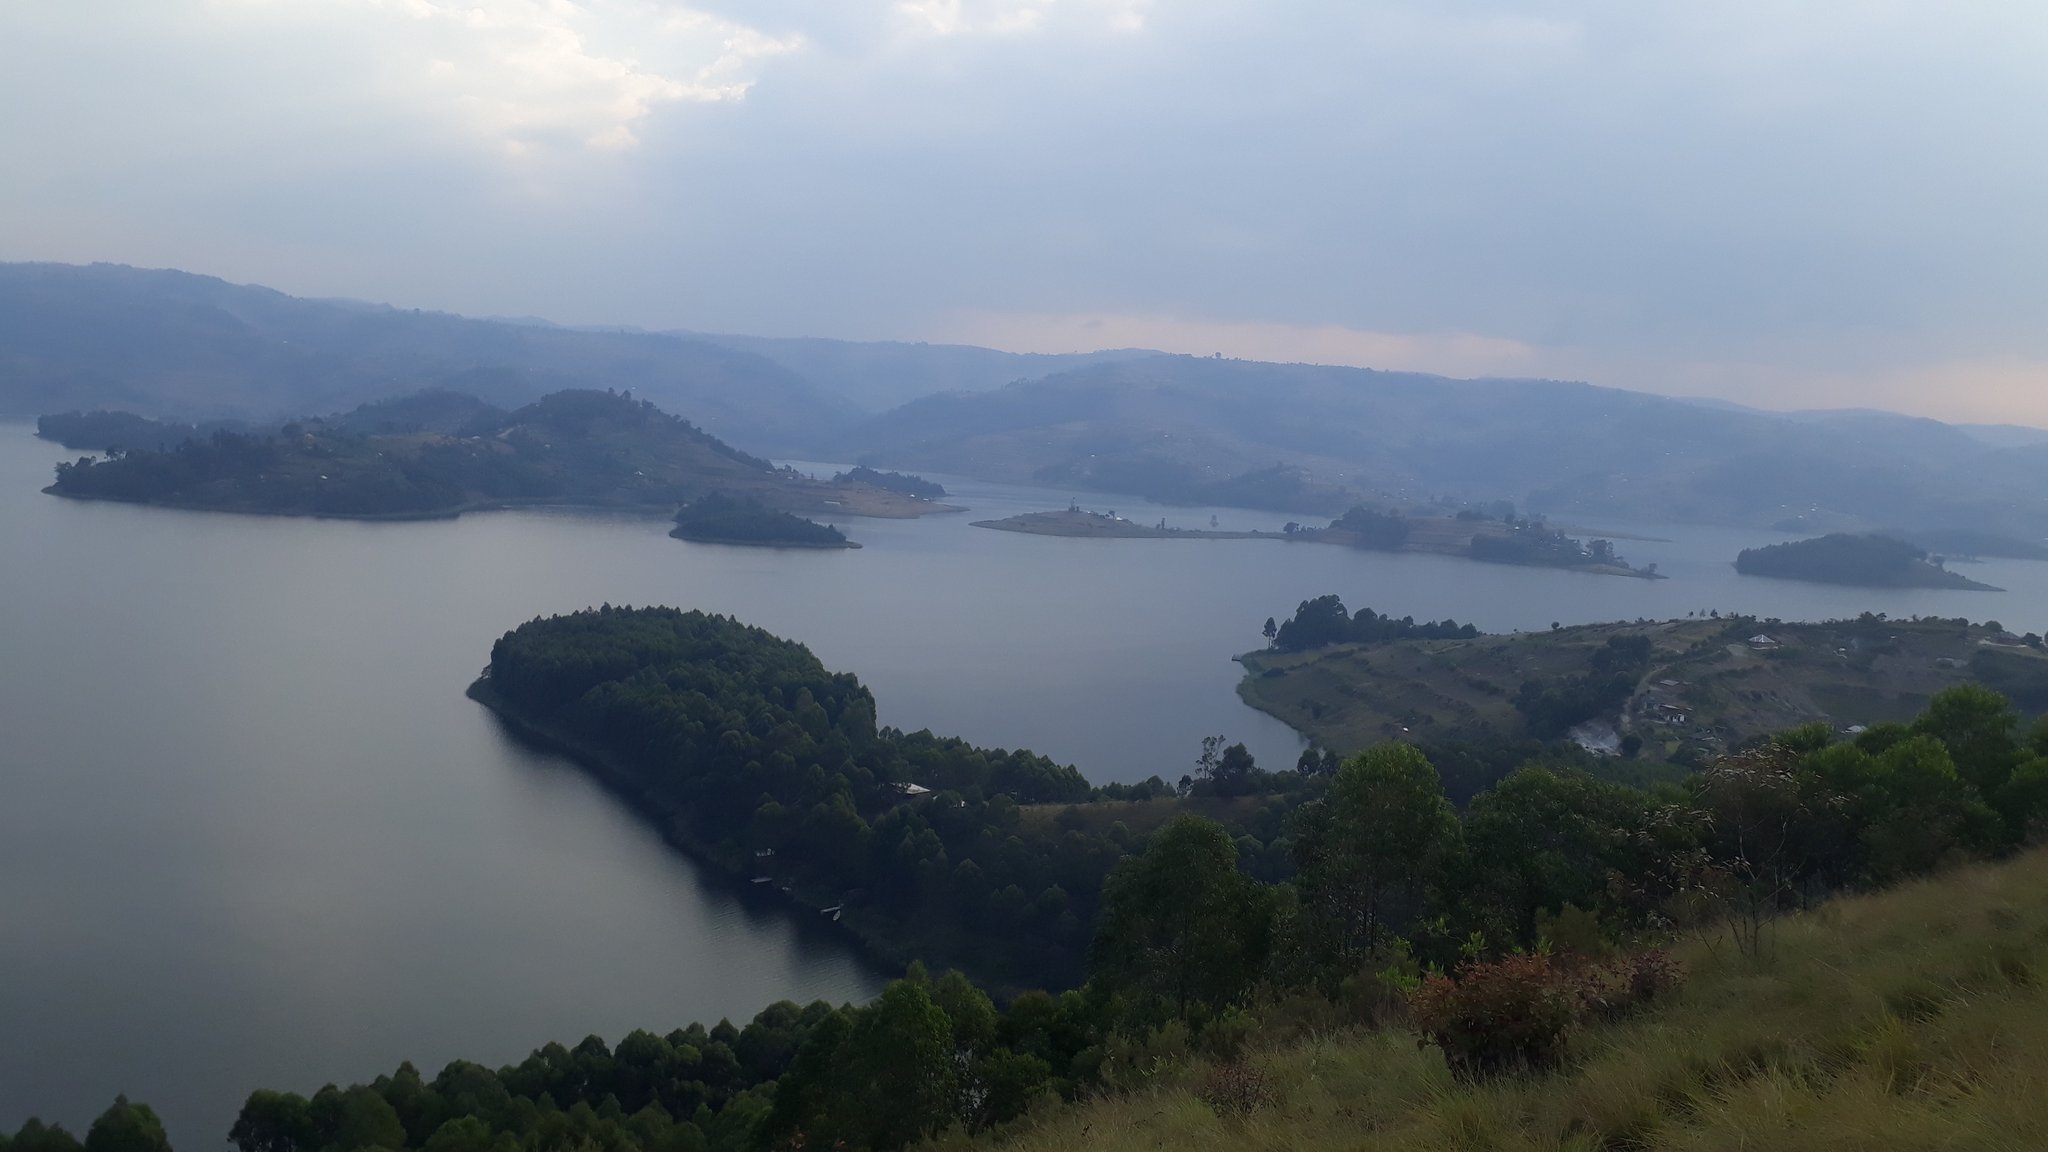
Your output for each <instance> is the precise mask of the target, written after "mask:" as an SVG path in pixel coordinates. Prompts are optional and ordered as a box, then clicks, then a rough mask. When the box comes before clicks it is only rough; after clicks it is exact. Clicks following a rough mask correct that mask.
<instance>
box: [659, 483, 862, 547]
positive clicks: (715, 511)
mask: <svg viewBox="0 0 2048 1152" xmlns="http://www.w3.org/2000/svg"><path fill="white" fill-rule="evenodd" d="M669 535H671V536H673V537H675V538H676V539H678V540H691V541H695V542H697V543H699V544H758V545H766V546H770V547H775V548H858V547H860V545H858V544H855V543H854V542H853V541H851V540H848V539H847V538H846V533H844V532H841V531H840V530H839V529H838V528H837V527H835V526H833V525H830V524H820V523H818V522H817V521H815V520H806V519H804V518H803V517H801V516H796V515H793V514H791V513H788V512H778V511H776V510H774V509H773V508H763V507H762V506H761V505H759V504H756V503H754V502H753V501H752V500H748V499H743V498H740V497H736V496H728V495H726V494H725V493H723V492H712V493H710V494H708V495H705V496H700V497H698V498H697V499H695V500H692V501H690V502H689V503H688V504H685V505H683V508H682V511H680V512H677V513H676V526H675V527H674V528H672V529H670V530H669Z"/></svg>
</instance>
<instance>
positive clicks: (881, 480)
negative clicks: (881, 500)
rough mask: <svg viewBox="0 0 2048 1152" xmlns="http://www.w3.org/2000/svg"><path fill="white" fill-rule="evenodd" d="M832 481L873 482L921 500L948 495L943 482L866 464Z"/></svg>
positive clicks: (857, 465)
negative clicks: (888, 470)
mask: <svg viewBox="0 0 2048 1152" xmlns="http://www.w3.org/2000/svg"><path fill="white" fill-rule="evenodd" d="M832 482H833V483H834V484H871V485H873V486H874V487H876V488H884V489H887V490H888V491H891V492H900V493H902V494H903V495H905V496H915V497H917V498H918V499H919V500H938V499H941V498H943V497H944V496H945V495H946V488H945V485H943V484H939V483H936V482H934V481H931V480H927V479H925V478H924V477H922V476H916V475H912V474H910V473H907V472H881V471H877V470H876V469H873V468H870V467H868V466H867V465H865V464H856V465H854V466H853V467H852V468H849V469H848V470H846V471H844V472H841V473H840V474H838V475H837V476H834V477H832Z"/></svg>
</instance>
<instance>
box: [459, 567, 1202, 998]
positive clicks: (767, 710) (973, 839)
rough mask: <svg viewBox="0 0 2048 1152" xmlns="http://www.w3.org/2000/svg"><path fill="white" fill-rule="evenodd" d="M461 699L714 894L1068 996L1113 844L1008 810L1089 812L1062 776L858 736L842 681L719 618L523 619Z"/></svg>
mask: <svg viewBox="0 0 2048 1152" xmlns="http://www.w3.org/2000/svg"><path fill="white" fill-rule="evenodd" d="M479 691H480V693H487V695H485V697H484V698H485V699H486V700H487V701H489V702H492V703H495V704H497V705H498V707H500V708H501V710H503V711H504V712H506V713H507V714H509V715H510V716H512V717H514V718H516V719H517V720H519V721H521V722H523V723H526V724H529V725H532V726H533V727H535V728H537V729H540V730H541V731H543V732H545V733H548V734H551V735H553V736H554V737H556V738H557V739H560V740H561V741H563V742H565V743H567V744H570V745H571V746H572V747H575V748H579V749H584V750H586V751H587V752H588V753H589V754H591V755H592V756H600V757H603V759H604V762H605V763H607V764H609V765H611V766H612V767H611V770H612V771H613V772H614V773H615V774H616V775H617V777H618V778H619V779H618V783H619V784H620V785H621V786H622V787H623V788H624V789H626V790H627V791H628V792H629V793H630V794H631V795H632V796H633V797H635V798H636V799H637V800H638V801H639V802H640V803H641V804H642V805H643V806H644V807H647V808H648V809H650V810H651V811H652V812H653V813H655V814H656V815H657V818H658V819H659V820H660V821H661V822H662V823H663V825H664V827H666V828H667V829H668V830H669V831H670V832H671V834H673V835H675V836H677V837H678V838H679V839H681V840H683V841H684V842H685V843H686V844H688V845H690V846H691V847H692V848H693V849H694V850H695V851H696V852H697V853H698V854H699V855H701V856H703V857H705V858H706V859H707V860H709V861H710V862H712V863H714V864H715V865H717V866H720V867H722V868H723V869H724V870H725V871H726V872H727V873H728V874H730V875H733V876H735V877H738V878H742V879H751V878H752V877H754V876H756V875H767V876H771V877H773V878H774V880H775V882H776V885H777V886H778V887H788V888H790V889H791V890H792V894H793V895H794V896H795V897H796V898H797V899H799V900H802V901H805V902H807V903H808V905H809V906H810V907H813V908H827V907H838V908H840V909H841V910H842V914H841V924H842V926H844V927H846V928H848V929H850V930H851V931H853V932H854V933H855V934H857V935H858V936H860V937H861V938H862V939H864V940H865V941H866V942H867V944H868V946H869V947H870V948H871V949H873V950H875V951H876V952H877V953H879V954H880V955H882V956H883V957H886V958H888V959H889V960H891V961H894V962H896V963H899V964H900V963H902V962H903V961H906V960H908V959H910V958H912V957H920V956H921V957H927V958H931V959H935V960H941V961H944V962H947V963H953V964H958V965H959V966H961V967H964V968H968V969H969V970H971V971H973V972H974V973H975V974H976V975H977V976H980V977H982V978H984V979H986V980H989V981H991V982H992V983H995V984H997V985H999V986H1007V987H1013V988H1015V987H1028V986H1057V987H1065V986H1071V985H1072V984H1075V983H1078V982H1079V979H1080V976H1081V972H1082V968H1083V957H1084V955H1085V953H1086V949H1087V944H1088V936H1087V926H1088V924H1089V923H1090V922H1091V920H1092V919H1093V917H1094V912H1095V908H1096V904H1097V900H1098V897H1099V895H1100V891H1101V886H1102V880H1103V877H1104V876H1106V875H1107V874H1108V872H1109V869H1110V867H1111V866H1112V865H1114V863H1115V862H1116V860H1117V859H1118V858H1119V857H1120V856H1122V855H1123V854H1124V852H1125V851H1126V850H1127V848H1128V847H1129V845H1130V844H1132V843H1134V842H1135V841H1134V840H1133V839H1132V835H1131V834H1130V833H1128V832H1118V831H1116V830H1112V829H1103V830H1100V831H1097V832H1091V833H1090V834H1086V835H1083V834H1078V833H1075V832H1071V831H1070V830H1069V829H1067V828H1065V827H1062V826H1060V825H1058V824H1056V823H1055V822H1053V821H1052V820H1050V819H1043V818H1039V817H1038V816H1037V815H1036V814H1035V813H1032V812H1031V811H1029V810H1030V809H1031V808H1032V807H1033V806H1037V805H1045V804H1070V803H1078V802H1085V801H1087V800H1089V799H1091V798H1092V797H1094V796H1096V795H1097V794H1098V790H1097V789H1092V788H1090V786H1089V785H1088V782H1087V781H1086V780H1084V779H1082V777H1081V775H1080V773H1079V772H1077V771H1075V770H1074V769H1073V768H1071V767H1067V766H1063V765H1058V764H1054V763H1053V762H1051V761H1049V760H1047V759H1045V758H1044V757H1042V756H1037V755H1034V754H1032V753H1030V752H1025V751H1005V750H1002V749H983V748H976V747H974V746H972V745H969V744H967V743H965V742H964V741H960V740H955V739H945V738H941V737H938V736H934V735H932V734H931V733H930V732H915V733H904V732H899V731H897V730H895V729H891V728H877V727H876V723H875V702H874V698H873V697H872V696H871V695H870V694H869V693H868V690H867V689H866V688H864V687H862V686H861V684H860V682H859V681H858V680H857V679H855V678H854V677H853V676H850V675H845V674H834V673H831V672H828V671H827V670H826V669H825V668H824V666H823V665H821V664H820V663H819V662H818V660H817V658H816V657H815V656H813V655H812V654H811V652H810V651H809V650H808V649H806V648H805V647H804V646H803V645H801V644H796V643H792V642H790V641H787V640H782V639H778V638H776V637H774V636H771V635H770V634H768V633H767V632H764V631H761V630H760V629H757V628H751V627H748V626H746V625H743V624H740V623H738V622H736V621H733V620H730V619H727V618H725V617H720V616H707V615H704V614H703V613H699V612H679V611H674V610H671V609H659V608H648V609H639V610H633V609H625V608H602V609H598V610H596V611H590V612H579V613H576V614H574V615H571V616H561V617H553V618H549V619H545V620H535V621H532V622H530V623H528V624H525V625H523V626H521V627H520V628H518V629H517V630H515V631H513V632H510V633H508V634H506V635H505V637H504V638H502V639H500V640H499V641H498V643H497V644H496V645H495V646H494V647H493V648H492V651H491V662H490V667H489V671H488V674H487V677H486V678H485V680H484V681H482V682H481V687H480V689H479ZM1156 790H1157V792H1159V793H1164V792H1165V791H1166V786H1165V785H1164V784H1163V783H1162V784H1159V785H1157V789H1156Z"/></svg>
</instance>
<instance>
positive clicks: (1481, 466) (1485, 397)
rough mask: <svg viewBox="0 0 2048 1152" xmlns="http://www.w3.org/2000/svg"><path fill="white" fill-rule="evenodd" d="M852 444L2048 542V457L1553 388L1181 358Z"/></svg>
mask: <svg viewBox="0 0 2048 1152" xmlns="http://www.w3.org/2000/svg"><path fill="white" fill-rule="evenodd" d="M846 447H847V448H848V449H849V450H851V451H855V452H857V453H858V454H859V455H860V456H861V457H862V458H863V459H865V460H868V461H870V462H872V463H876V464H882V465H889V466H901V467H916V468H926V469H932V470H941V471H945V470H951V471H962V472H968V473H975V474H980V475H984V476H988V477H990V478H994V479H1006V480H1021V479H1029V478H1032V477H1034V476H1039V475H1045V474H1054V473H1059V472H1061V471H1063V470H1066V471H1071V470H1072V469H1073V468H1074V466H1075V463H1076V461H1078V460H1082V459H1084V458H1086V457H1088V456H1091V455H1092V456H1097V457H1101V456H1106V455H1110V454H1120V455H1127V456H1150V457H1154V458H1160V459H1168V460H1175V461H1179V462H1182V463H1185V464H1189V465H1194V466H1198V467H1200V468H1203V469H1205V470H1207V471H1208V472H1211V473H1213V474H1215V475H1217V476H1218V477H1221V476H1226V475H1232V474H1237V473H1241V472H1244V471H1246V470H1250V469H1254V468H1259V467H1270V466H1271V465H1273V464H1275V463H1281V462H1284V463H1288V464H1293V465H1299V466H1302V467H1305V468H1308V469H1310V470H1312V471H1314V472H1316V473H1318V474H1320V475H1322V476H1324V477H1326V478H1329V479H1333V480H1340V481H1343V482H1346V483H1349V484H1352V485H1354V486H1357V487H1360V488H1365V489H1375V490H1380V491H1384V492H1388V493H1394V494H1400V495H1406V496H1421V495H1435V494H1442V495H1452V496H1464V497H1469V498H1472V499H1494V498H1507V499H1512V500H1515V501H1517V502H1519V503H1522V504H1525V505H1526V506H1528V507H1529V508H1531V509H1533V510H1537V511H1543V512H1547V513H1550V514H1553V515H1587V516H1591V515H1604V516H1624V517H1631V518H1639V519H1648V520H1684V521H1697V522H1708V523H1727V524H1745V525H1766V524H1770V523H1774V522H1776V521H1779V520H1782V519H1785V518H1787V517H1789V516H1793V515H1806V516H1808V517H1810V518H1812V519H1814V520H1815V521H1816V524H1817V526H1818V527H1821V528H1853V527H1868V526H1875V525H1878V524H1899V525H1907V526H1930V525H1953V526H1969V527H1972V528H1977V529H1980V530H1986V531H1998V532H2004V533H2008V534H2013V535H2017V536H2021V537H2024V538H2028V539H2038V538H2039V537H2040V536H2042V535H2044V534H2048V449H2044V448H2005V449H1999V448H1992V447H1989V446H1987V445H1985V444H1984V443H1982V442H1981V441H1980V440H1978V439H1976V438H1975V437H1973V436H1972V435H1970V434H1969V433H1967V432H1965V431H1963V430H1960V429H1957V428H1955V427H1952V426H1950V425H1946V424H1942V423H1940V422H1938V421H1932V420H1922V419H1916V418H1911V417H1900V416H1891V415H1888V414H1881V413H1867V414H1865V413H1830V414H1812V415H1808V416H1806V417H1804V418H1793V417H1787V416H1781V415H1775V414H1767V413H1761V412H1754V411H1745V410H1740V409H1735V408H1732V407H1721V406H1705V405H1699V404H1695V403H1692V402H1689V401H1683V400H1674V399H1668V398H1665V397H1660V396H1652V395H1648V394H1645V393H1638V392H1626V391H1622V390H1619V389H1613V388H1602V387H1596V386H1593V385H1589V384H1581V383H1569V382H1561V381H1548V380H1509V379H1480V380H1458V379H1450V378H1446V377H1438V376H1428V375H1423V374H1419V373H1395V372H1380V371H1374V370H1370V369H1360V368H1338V367H1324V366H1317V365H1306V364H1265V363H1257V362H1246V361H1231V360H1214V359H1196V358H1192V357H1170V356H1161V357H1154V358H1151V359H1146V360H1140V361H1133V362H1126V363H1118V364H1109V365H1097V366H1092V367H1088V368H1083V369H1077V370H1074V371H1070V372H1065V373H1061V374H1059V375H1056V376H1052V377H1047V378H1045V379H1043V380H1036V381H1026V382H1020V383H1017V384H1013V385H1010V386H1007V387H1005V388H1002V389H998V390H996V391H994V392H989V393H981V394H949V395H942V396H933V397H927V398H925V399H923V400H919V401H915V402H913V403H911V404H907V405H905V406H903V407H902V408H900V409H897V410H895V411H893V412H889V413H885V414H883V415H882V416H879V417H876V418H875V419H872V420H869V421H867V422H865V423H864V424H862V425H861V426H860V427H859V429H858V430H857V431H856V432H855V433H854V435H853V437H852V440H851V442H850V443H849V444H847V445H846Z"/></svg>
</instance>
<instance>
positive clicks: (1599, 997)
mask: <svg viewBox="0 0 2048 1152" xmlns="http://www.w3.org/2000/svg"><path fill="white" fill-rule="evenodd" d="M1681 978H1682V971H1681V969H1680V968H1679V966H1678V963H1677V962H1676V961H1674V960H1673V959H1672V958H1671V957H1670V956H1669V955H1668V954H1666V953H1665V952H1663V951H1661V950H1658V949H1651V950H1649V951H1646V952H1638V953H1635V954H1634V955H1632V956H1628V957H1625V958H1623V959H1620V960H1615V961H1610V962H1608V963H1605V964H1595V965H1589V966H1587V967H1584V968H1579V969H1576V970H1573V969H1568V968H1565V967H1563V966H1562V965H1560V964H1558V963H1556V962H1555V961H1553V960H1552V959H1551V958H1550V957H1548V956H1507V957H1503V958H1502V959H1499V960H1494V961H1481V962H1474V963H1471V964H1467V965H1465V966H1464V967H1462V968H1460V969H1459V970H1458V973H1457V978H1456V979H1450V978H1448V977H1444V976H1431V977H1429V978H1428V979H1426V980H1424V981H1423V982H1422V986H1421V987H1419V988H1417V989H1415V991H1413V992H1412V993H1410V994H1409V996H1408V1011H1409V1015H1410V1017H1411V1018H1412V1019H1413V1020H1414V1023H1415V1027H1416V1028H1417V1029H1418V1030H1419V1031H1420V1032H1421V1033H1422V1043H1424V1044H1434V1045H1436V1046H1437V1047H1438V1048H1440V1049H1442V1050H1443V1054H1444V1062H1445V1063H1447V1064H1449V1065H1450V1067H1451V1072H1452V1073H1453V1074H1455V1075H1456V1076H1457V1077H1458V1078H1459V1079H1461V1080H1478V1079H1484V1078H1486V1077H1489V1076H1497V1075H1500V1074H1502V1073H1507V1072H1519V1071H1525V1070H1540V1069H1546V1068H1554V1067H1556V1066H1557V1064H1558V1062H1559V1061H1560V1060H1562V1059H1563V1058H1564V1049H1565V1041H1566V1040H1567V1039H1568V1038H1569V1037H1570V1035H1571V1033H1572V1032H1573V1030H1574V1029H1576V1028H1577V1027H1578V1026H1579V1025H1580V1024H1581V1023H1582V1022H1583V1021H1584V1020H1586V1019H1587V1018H1588V1017H1589V1016H1598V1017H1600V1018H1602V1019H1613V1018H1616V1017H1620V1016H1625V1015H1627V1014H1628V1013H1630V1012H1633V1011H1635V1010H1636V1009H1638V1008H1640V1007H1642V1006H1643V1005H1646V1004H1649V1003H1652V1002H1654V1001H1656V1000H1657V999H1659V998H1661V997H1664V996H1668V995H1670V993H1671V992H1672V991H1673V990H1674V989H1676V988H1677V987H1678V984H1679V981H1680V979H1681Z"/></svg>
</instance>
